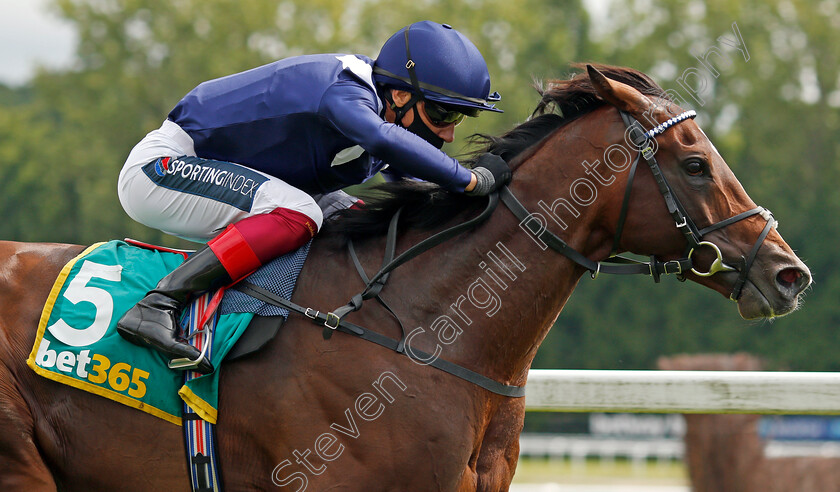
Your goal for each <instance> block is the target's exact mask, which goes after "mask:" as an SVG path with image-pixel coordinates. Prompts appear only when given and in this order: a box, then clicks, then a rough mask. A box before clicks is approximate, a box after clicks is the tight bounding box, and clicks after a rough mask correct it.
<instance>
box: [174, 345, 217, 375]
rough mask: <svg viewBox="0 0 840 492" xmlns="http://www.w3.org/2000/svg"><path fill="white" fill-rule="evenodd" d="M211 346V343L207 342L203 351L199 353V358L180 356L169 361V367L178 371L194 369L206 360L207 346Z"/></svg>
mask: <svg viewBox="0 0 840 492" xmlns="http://www.w3.org/2000/svg"><path fill="white" fill-rule="evenodd" d="M209 346H210V343H205V344H204V347H202V349H201V353H200V354H198V358H197V359H195V360H192V359H190V358H189V357H180V358H178V359H172V360H170V361H169V363H168V365H169V368H170V369H175V370H178V371H192V370H194V369H196V368H197V367H198V365H199V364H201V363H202V362H203V361H204V358H205V356H206V355H207V347H209Z"/></svg>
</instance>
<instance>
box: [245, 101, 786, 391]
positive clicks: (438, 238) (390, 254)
mask: <svg viewBox="0 0 840 492" xmlns="http://www.w3.org/2000/svg"><path fill="white" fill-rule="evenodd" d="M619 113H620V114H621V118H622V120H623V122H624V124H625V125H626V127H627V128H628V129H629V130H630V137H631V139H632V140H633V143H634V145H636V146H637V147H638V148H639V153H638V154H637V155H636V158H635V159H634V161H633V163H632V165H631V168H630V171H629V177H628V181H627V185H626V188H625V191H624V199H623V202H622V206H621V212H620V213H619V221H618V225H617V227H616V234H615V237H614V239H613V248H612V251H611V253H610V257H609V258H607V259H606V260H603V261H594V260H590V259H589V258H587V257H586V256H584V255H583V253H581V252H579V251H577V250H575V249H574V248H572V247H571V246H569V245H568V243H566V242H565V241H563V239H561V238H560V237H559V236H557V235H555V234H554V233H552V232H551V231H549V230H548V229H547V228H546V227H544V226H542V225H533V222H534V221H533V220H531V219H532V218H533V214H532V213H531V212H529V211H528V210H527V209H526V208H525V207H524V206H523V205H522V203H520V201H519V200H518V199H517V198H516V196H515V195H514V194H513V192H512V191H511V190H510V188H508V187H507V186H504V187H502V188H501V190H500V191H499V193H493V194H491V195H489V196H488V202H487V206H486V208H485V209H484V211H483V212H481V214H479V215H478V216H476V217H474V218H472V219H470V220H468V221H466V222H463V223H460V224H457V225H455V226H452V227H450V228H448V229H445V230H443V231H441V232H439V233H437V234H434V235H433V236H431V237H429V238H426V239H424V240H423V241H421V242H419V243H417V244H415V245H414V246H412V247H410V248H409V249H407V250H406V251H405V252H403V253H401V254H400V255H398V256H396V257H395V253H396V241H397V230H398V223H399V217H400V211H401V209H400V210H397V212H396V213H395V214H394V216H393V217H392V218H391V222H390V223H389V225H388V234H387V237H386V241H385V253H384V257H383V261H382V267H381V268H380V269H379V271H378V272H377V273H376V274H375V275H374V276H373V277H370V278H369V277H368V276H367V274H366V273H365V271H364V268H363V267H362V265H361V262H360V261H359V258H358V256H357V255H356V251H355V248H354V246H353V241H352V240H351V241H349V242H348V244H347V248H348V253H349V254H350V257H351V259H352V260H353V264H354V265H355V267H356V270H357V271H358V273H359V276H360V277H361V278H362V280H363V281H364V282H365V289H364V290H363V291H362V292H360V293H359V294H356V295H355V296H353V297H352V298H351V299H350V302H348V303H347V304H346V305H344V306H341V307H340V308H338V309H336V310H335V311H334V312H327V313H322V312H320V311H318V310H315V309H312V308H309V307H302V306H298V305H297V304H295V303H293V302H291V301H290V300H287V299H283V298H281V297H279V296H277V295H275V294H273V293H272V292H270V291H268V290H265V289H263V288H261V287H259V286H256V285H253V284H250V283H248V282H240V283H238V284H237V285H236V286H235V287H233V288H235V289H238V290H240V291H242V292H244V293H246V294H248V295H251V296H252V297H255V298H257V299H260V300H262V301H264V302H267V303H269V304H273V305H276V306H280V307H284V308H286V309H288V310H290V311H294V312H296V313H298V314H302V315H304V316H306V317H307V318H310V319H311V320H312V321H313V322H314V323H316V324H321V325H323V326H324V329H323V337H324V339H325V340H327V339H329V338H330V337H331V336H332V333H333V332H334V331H342V332H344V333H347V334H350V335H354V336H357V337H359V338H361V339H363V340H368V341H370V342H373V343H376V344H378V345H381V346H383V347H386V348H389V349H391V350H393V351H395V352H397V353H401V354H402V353H404V354H406V355H407V356H408V357H409V358H412V359H414V360H416V361H418V362H420V363H422V364H426V365H429V366H432V367H434V368H437V369H440V370H442V371H444V372H447V373H449V374H452V375H454V376H457V377H459V378H461V379H464V380H466V381H469V382H471V383H473V384H476V385H478V386H480V387H482V388H484V389H486V390H488V391H490V392H492V393H496V394H498V395H503V396H509V397H522V396H525V387H524V386H513V385H508V384H503V383H500V382H498V381H495V380H493V379H490V378H488V377H486V376H483V375H481V374H479V373H476V372H474V371H471V370H469V369H466V368H464V367H462V366H460V365H458V364H455V363H453V362H449V361H447V360H444V359H441V358H439V357H437V353H436V354H434V355H430V354H427V353H424V352H421V351H418V350H414V349H411V348H410V347H409V350H407V351H406V345H405V341H406V339H407V335H406V332H405V327H404V326H403V324H402V322H401V321H400V319H399V317H398V316H397V314H396V313H395V312H394V310H393V309H391V308H390V306H388V304H387V303H386V302H385V301H384V299H382V297H381V296H380V293H381V292H382V289H383V288H384V287H385V284H386V282H387V281H388V276H389V275H390V273H391V271H393V270H394V269H395V268H397V267H399V266H400V265H402V264H403V263H405V262H407V261H409V260H411V259H412V258H415V257H417V256H419V255H420V254H422V253H424V252H426V251H429V250H430V249H432V248H434V247H435V246H438V245H439V244H441V243H443V242H445V241H448V240H449V239H452V238H454V237H455V236H457V235H459V234H462V233H464V232H466V231H468V230H471V229H474V228H475V227H477V226H478V225H479V224H481V223H482V222H484V221H485V220H487V219H488V218H489V217H490V215H492V214H493V212H494V211H495V209H496V207H497V206H498V204H499V201H500V200H501V202H502V203H504V204H505V206H507V208H508V209H510V211H511V212H512V213H513V214H514V216H516V218H517V219H519V220H520V225H525V227H527V228H528V230H529V231H530V232H531V233H532V234H533V235H534V236H535V237H538V238H539V239H540V240H542V241H543V242H544V243H545V244H546V245H548V247H550V248H551V249H552V250H554V251H556V252H558V253H560V254H562V255H564V256H566V257H567V258H569V259H570V260H572V261H573V262H575V263H576V264H578V265H580V266H582V267H584V268H585V269H587V270H589V272H590V275H591V276H592V278H593V279H594V278H596V277H597V276H598V275H599V274H600V273H608V274H618V275H630V274H643V275H649V276H651V277H653V280H654V282H659V280H660V276H661V275H672V274H674V275H677V276H678V277H683V278H681V280H684V275H685V274H686V273H688V272H689V271H690V272H692V273H694V274H695V275H698V276H701V277H709V276H712V275H714V274H716V273H718V272H727V271H738V272H739V275H738V279H737V280H736V281H735V283H734V285H733V289H732V293H731V294H730V299H732V300H738V298H739V297H740V296H741V292H742V289H743V287H744V285H745V283H746V281H747V276H748V275H749V270H750V268H751V267H752V264H753V262H754V260H755V258H756V256H757V254H758V250H759V248H761V245H762V244H763V243H764V240H765V238H766V237H767V235H768V234H769V233H770V230H771V229H772V228H773V227H776V226H777V224H778V222H776V220H775V219H774V218H773V215H772V214H771V213H770V211H769V210H767V209H765V208H764V207H756V208H753V209H751V210H747V211H745V212H741V213H739V214H736V215H734V216H732V217H730V218H728V219H724V220H721V221H719V222H716V223H714V224H712V225H710V226H708V227H705V228H703V229H698V228H697V226H696V225H695V223H694V221H693V220H692V219H691V217H690V216H689V215H688V214H687V212H686V211H685V208H684V207H683V205H682V203H681V202H680V200H679V198H677V196H676V195H675V194H674V192H673V189H672V188H671V186H670V185H669V184H668V181H667V180H666V179H665V175H664V174H663V173H662V169H661V167H660V166H659V163H658V162H657V161H656V158H655V157H654V155H653V154H654V152H653V150H652V147H651V145H650V140H652V139H653V138H654V137H655V136H656V135H660V134H662V133H663V132H665V130H667V129H668V128H670V127H672V126H674V125H676V124H678V123H680V122H682V121H685V120H687V119H691V118H694V117H695V116H696V115H697V113H696V112H694V111H686V112H684V113H682V114H680V115H678V116H676V117H674V118H671V119H669V120H668V121H666V122H664V123H662V124H660V125H658V126H656V127H655V128H653V129H652V130H649V131H644V129H643V128H642V126H641V124H640V123H639V122H638V121H637V120H636V119H634V118H633V117H632V116H630V115H629V114H627V113H625V112H623V111H619ZM640 158H644V160H645V163H646V164H647V165H648V167H649V168H650V170H651V172H652V173H653V177H654V179H655V180H656V184H657V186H658V188H659V192H660V193H661V194H662V197H663V198H664V200H665V204H666V206H667V208H668V213H669V214H670V215H671V218H672V219H673V220H674V225H675V226H676V227H677V229H679V230H680V232H682V234H683V236H685V239H686V242H687V246H686V254H685V256H684V257H683V258H680V259H678V260H669V261H659V260H657V259H656V257H655V255H651V257H650V261H647V262H643V261H638V260H635V259H633V258H627V257H623V256H618V255H615V253H616V251H617V250H618V249H619V243H620V241H621V233H622V231H623V229H624V222H625V220H626V218H627V210H628V207H629V204H630V196H631V191H632V187H633V180H634V178H635V175H636V168H637V167H638V163H639V160H640ZM754 215H761V217H762V218H764V219H765V220H766V221H767V223H766V224H765V226H764V229H763V230H762V231H761V234H759V236H758V239H757V240H756V242H755V244H754V245H753V247H752V249H751V250H750V252H749V254H747V255H746V256H743V255H742V256H741V259H740V261H739V264H738V267H733V266H730V265H727V264H726V263H724V262H723V255H722V253H721V251H720V248H719V247H718V246H717V245H716V244H714V243H712V242H711V241H704V240H703V236H705V235H706V234H708V233H710V232H713V231H716V230H718V229H722V228H724V227H726V226H729V225H731V224H734V223H736V222H739V221H741V220H743V219H746V218H748V217H752V216H754ZM703 247H709V248H712V249H713V250H714V251H715V253H716V255H717V257H716V258H715V260H714V261H713V262H712V265H711V266H710V267H709V270H708V271H707V272H701V271H698V270H697V269H696V268H694V266H693V263H694V262H693V260H692V256H693V255H694V252H695V251H697V250H699V249H700V248H703ZM369 299H376V300H377V302H379V303H380V304H381V305H382V306H383V307H384V308H385V309H386V310H387V311H388V312H389V313H391V315H392V316H394V318H395V319H396V321H397V323H398V324H399V325H400V329H401V330H402V337H401V339H400V340H396V339H393V338H390V337H386V336H384V335H381V334H379V333H376V332H373V331H370V330H368V329H366V328H364V327H361V326H359V325H355V324H353V323H349V322H347V321H345V320H344V319H343V318H344V316H346V315H347V314H349V313H351V312H354V311H358V310H359V309H361V308H362V305H363V303H364V301H366V300H369Z"/></svg>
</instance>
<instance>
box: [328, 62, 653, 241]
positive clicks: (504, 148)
mask: <svg viewBox="0 0 840 492" xmlns="http://www.w3.org/2000/svg"><path fill="white" fill-rule="evenodd" d="M591 65H593V66H594V67H595V68H597V69H598V70H599V71H601V73H603V74H604V75H605V76H607V78H610V79H613V80H617V81H619V82H623V83H625V84H627V85H629V86H631V87H633V88H635V89H636V90H638V91H639V92H641V93H642V94H645V95H649V96H657V97H661V98H665V99H667V96H666V95H665V92H664V91H663V90H662V88H661V87H659V86H658V85H657V84H656V83H655V82H654V81H653V80H651V78H650V77H648V76H647V75H645V74H643V73H642V72H639V71H637V70H633V69H632V68H625V67H615V66H610V65H598V64H591ZM572 66H573V68H577V69H584V72H583V73H578V74H576V75H574V76H572V77H571V78H569V79H567V80H549V81H548V82H547V86H546V87H543V86H542V85H537V87H536V89H537V91H538V92H539V94H540V102H539V104H538V105H537V107H536V109H534V112H533V113H532V114H531V117H530V118H529V119H528V120H527V121H525V122H524V123H522V124H520V125H517V126H516V127H515V128H513V129H512V130H510V131H508V132H507V133H505V134H503V135H501V136H491V135H483V134H480V135H473V136H472V138H471V140H472V141H473V143H476V144H477V145H478V148H477V150H475V151H473V152H472V153H471V154H469V155H468V156H467V158H466V159H464V160H462V162H463V163H464V164H466V165H467V166H468V167H472V165H473V164H474V162H475V159H476V158H477V157H478V156H479V155H481V154H483V153H485V152H492V153H494V154H497V155H500V156H501V157H502V158H504V159H505V160H506V161H508V162H510V161H511V160H512V159H513V158H514V157H515V156H517V155H518V154H520V153H521V152H523V151H525V150H526V149H528V148H529V147H531V146H532V145H534V144H536V143H538V142H540V141H541V140H542V139H544V138H546V137H547V136H548V135H549V134H551V133H553V132H554V131H555V130H557V129H558V128H560V127H562V126H564V125H566V124H568V123H570V122H571V121H574V120H575V119H577V118H579V117H581V116H583V115H585V114H588V113H591V112H592V111H594V110H596V109H598V108H600V107H601V106H603V105H605V104H607V103H606V102H605V101H604V100H603V99H601V98H600V97H599V96H598V94H597V92H596V91H595V88H594V87H593V86H592V83H591V82H590V81H589V76H588V75H587V74H586V72H585V68H586V64H574V65H572ZM371 194H372V196H370V197H365V200H364V201H365V206H364V207H363V208H362V209H353V210H344V211H341V212H339V213H337V214H335V215H333V216H332V218H331V219H330V220H329V221H327V222H326V224H325V227H324V232H328V233H336V234H343V235H345V236H346V237H348V238H352V239H363V238H369V237H371V236H377V235H381V234H384V233H385V231H386V230H387V228H388V222H389V221H390V219H391V217H392V216H393V215H394V213H395V212H396V211H397V209H399V208H402V212H401V214H400V224H401V228H420V229H432V228H435V227H438V226H440V225H443V224H445V223H447V222H449V221H451V220H452V219H454V218H455V217H458V216H461V215H465V214H469V215H471V216H472V215H475V214H476V213H477V212H478V210H479V209H481V208H483V207H484V205H485V203H486V200H485V199H481V198H477V197H470V196H466V195H464V194H463V193H455V192H450V191H447V190H444V189H443V188H441V187H439V186H438V185H435V184H430V183H421V182H416V181H408V180H404V181H399V182H395V183H387V184H383V185H378V186H376V187H374V188H372V190H371Z"/></svg>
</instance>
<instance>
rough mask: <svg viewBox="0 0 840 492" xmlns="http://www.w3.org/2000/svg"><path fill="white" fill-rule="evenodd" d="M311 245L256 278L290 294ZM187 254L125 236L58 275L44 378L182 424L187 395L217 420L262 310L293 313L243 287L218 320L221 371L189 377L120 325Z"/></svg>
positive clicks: (36, 356)
mask: <svg viewBox="0 0 840 492" xmlns="http://www.w3.org/2000/svg"><path fill="white" fill-rule="evenodd" d="M310 245H311V242H310V243H308V244H306V245H304V246H303V247H302V248H300V249H299V250H297V251H294V252H291V253H289V254H287V255H284V256H282V257H280V258H278V259H276V260H274V261H273V262H271V263H269V264H267V265H265V266H263V267H262V268H261V269H259V270H257V272H255V273H254V274H253V275H251V276H250V277H249V278H248V281H249V282H252V283H255V284H257V285H260V286H261V287H264V288H266V289H268V290H271V291H272V292H274V293H275V294H277V295H279V296H283V297H285V298H286V299H289V298H290V297H291V295H292V292H293V291H294V286H295V282H296V280H297V276H298V274H299V273H300V270H301V268H302V267H303V264H304V261H305V260H306V256H307V254H308V252H309V246H310ZM183 260H184V256H183V255H181V254H179V253H174V252H165V251H158V250H152V249H147V248H139V247H136V246H133V245H130V244H128V243H126V242H124V241H110V242H106V243H97V244H94V245H92V246H91V247H89V248H87V249H86V250H85V251H84V252H82V253H81V254H80V255H79V256H78V257H76V258H74V259H73V260H71V261H70V262H69V263H68V264H67V265H65V267H64V268H63V269H62V270H61V273H60V274H59V276H58V278H57V279H56V281H55V284H54V285H53V288H52V290H51V291H50V294H49V296H48V298H47V302H46V304H45V306H44V309H43V312H42V314H41V319H40V322H39V325H38V331H37V334H36V337H35V344H34V346H33V348H32V352H31V353H30V355H29V358H28V359H27V361H26V362H27V365H29V367H30V368H32V369H33V370H34V371H35V372H36V373H38V374H39V375H41V376H43V377H46V378H49V379H52V380H54V381H58V382H61V383H64V384H68V385H70V386H73V387H76V388H79V389H82V390H84V391H88V392H90V393H94V394H97V395H100V396H103V397H105V398H108V399H111V400H114V401H117V402H120V403H122V404H125V405H128V406H131V407H133V408H137V409H139V410H142V411H144V412H146V413H149V414H151V415H154V416H156V417H159V418H162V419H164V420H166V421H168V422H172V423H174V424H177V425H181V424H182V418H181V412H182V406H183V405H182V401H183V402H185V403H186V404H187V405H188V406H189V407H190V408H191V409H192V410H193V411H194V412H195V413H197V414H199V415H200V416H201V417H202V418H203V419H205V420H207V421H208V422H211V423H215V422H216V419H217V413H216V405H217V403H218V381H219V371H220V363H221V361H222V360H223V359H224V358H225V356H226V355H227V353H228V352H229V351H230V350H231V348H232V347H233V346H234V345H235V344H236V342H237V340H238V339H239V338H240V336H241V335H242V333H243V332H244V331H245V328H246V327H247V326H248V324H249V323H250V322H251V319H252V318H253V317H254V313H259V314H261V315H263V316H282V317H286V316H288V312H287V311H285V310H282V309H279V308H275V307H273V306H267V305H265V304H264V303H263V302H262V301H258V300H256V299H253V298H250V297H249V296H247V295H245V294H242V293H241V292H238V291H228V292H226V293H225V296H224V298H223V299H222V302H221V305H220V308H219V312H218V313H217V318H216V319H215V320H214V321H215V327H214V341H213V347H212V353H213V356H212V362H213V364H214V366H215V368H216V370H215V371H214V372H213V373H211V374H206V375H203V376H201V377H198V378H196V379H193V380H191V381H189V382H188V383H186V384H185V383H184V377H183V373H182V372H180V371H175V370H172V369H169V367H168V366H167V363H168V359H167V358H166V357H165V356H164V355H163V354H161V353H159V352H157V351H155V350H151V349H149V348H146V347H138V346H135V345H133V344H131V343H129V342H127V341H125V340H123V339H122V337H121V336H120V335H119V334H118V333H117V331H116V324H117V321H118V320H119V319H120V317H121V316H122V314H123V313H124V312H125V311H127V310H128V309H129V308H131V307H132V306H133V305H134V304H136V303H137V301H139V300H140V299H141V298H142V297H143V296H144V295H145V294H146V292H148V291H149V290H151V289H152V288H154V286H155V285H156V284H157V282H158V281H159V280H160V279H161V278H163V277H164V276H165V275H166V274H168V273H169V272H170V271H172V270H173V269H175V268H176V267H177V266H178V265H180V264H181V263H182V262H183ZM211 295H212V293H210V294H206V295H204V296H201V297H200V298H199V299H197V300H196V301H195V304H194V305H193V306H191V308H190V309H186V310H185V312H186V313H196V312H201V310H202V309H203V307H204V306H205V305H206V303H207V299H208V298H209V297H210V296H211ZM198 304H201V306H198ZM197 306H198V307H197ZM185 317H186V318H187V320H185V322H187V321H192V322H195V321H196V319H195V318H197V317H198V316H195V315H192V316H190V315H186V316H185Z"/></svg>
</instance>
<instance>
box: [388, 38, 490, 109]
mask: <svg viewBox="0 0 840 492" xmlns="http://www.w3.org/2000/svg"><path fill="white" fill-rule="evenodd" d="M373 78H374V79H375V80H376V82H377V83H379V84H382V85H385V86H389V87H394V88H397V89H403V90H408V91H411V92H413V93H414V94H415V96H414V98H421V97H422V98H426V99H429V100H432V101H435V102H438V103H441V104H444V105H446V106H452V107H454V108H455V109H459V110H462V111H463V112H464V113H465V114H469V115H471V116H475V115H477V114H478V112H479V111H494V112H497V113H501V112H502V110H501V109H498V108H496V105H495V104H492V103H495V102H496V101H499V100H500V99H501V96H499V93H498V92H494V93H492V94H490V73H489V72H488V71H487V63H486V62H485V61H484V58H483V57H482V56H481V53H479V51H478V48H476V47H475V45H474V44H473V43H472V42H471V41H470V40H469V39H467V38H466V36H464V35H463V34H461V33H460V32H458V31H456V30H455V29H453V28H452V27H451V26H449V25H447V24H438V23H436V22H431V21H422V22H415V23H414V24H411V25H410V26H407V27H404V28H402V29H400V30H399V31H397V33H396V34H394V35H393V36H391V37H390V38H389V39H388V41H386V42H385V44H384V45H383V46H382V50H381V51H380V52H379V56H378V57H377V58H376V62H375V64H374V66H373ZM411 105H412V104H411V103H410V104H408V105H407V106H411Z"/></svg>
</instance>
